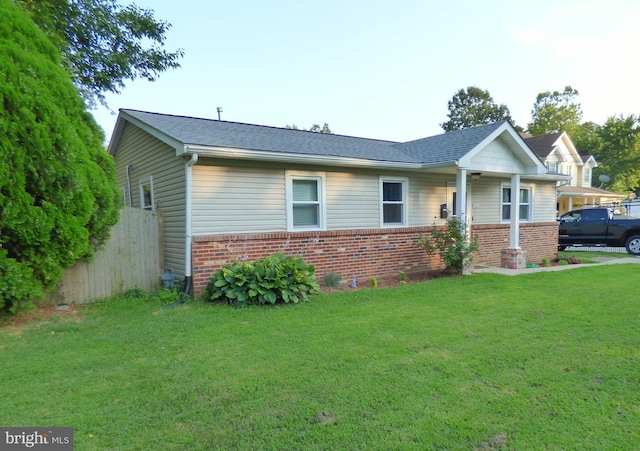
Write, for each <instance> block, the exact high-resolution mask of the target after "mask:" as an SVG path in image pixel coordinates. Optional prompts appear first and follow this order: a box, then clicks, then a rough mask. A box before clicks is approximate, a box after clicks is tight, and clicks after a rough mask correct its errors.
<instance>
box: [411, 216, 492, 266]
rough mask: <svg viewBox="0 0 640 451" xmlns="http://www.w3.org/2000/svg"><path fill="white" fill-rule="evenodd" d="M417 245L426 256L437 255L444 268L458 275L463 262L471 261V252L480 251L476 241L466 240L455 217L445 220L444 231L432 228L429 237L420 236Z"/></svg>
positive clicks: (464, 232) (465, 233)
mask: <svg viewBox="0 0 640 451" xmlns="http://www.w3.org/2000/svg"><path fill="white" fill-rule="evenodd" d="M417 244H418V246H419V247H421V248H422V249H424V250H425V251H426V252H427V254H428V255H433V254H435V253H437V254H438V255H439V256H440V260H441V261H442V263H443V264H444V266H445V268H447V269H448V270H450V271H453V272H456V273H458V274H462V269H463V267H464V264H465V261H467V262H471V261H473V252H475V251H477V250H479V249H480V246H479V245H478V239H477V238H471V239H468V237H467V231H466V229H465V227H464V224H463V223H462V222H461V221H460V220H458V218H456V217H455V216H454V217H451V218H449V219H447V224H446V226H445V227H444V229H440V228H437V227H435V226H434V227H433V230H431V232H430V234H429V236H424V235H421V236H420V239H419V240H418V243H417Z"/></svg>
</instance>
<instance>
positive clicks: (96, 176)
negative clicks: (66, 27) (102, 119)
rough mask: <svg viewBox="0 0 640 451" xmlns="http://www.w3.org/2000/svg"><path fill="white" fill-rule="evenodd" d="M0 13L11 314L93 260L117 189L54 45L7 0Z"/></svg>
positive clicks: (5, 301) (5, 252) (2, 175)
mask: <svg viewBox="0 0 640 451" xmlns="http://www.w3.org/2000/svg"><path fill="white" fill-rule="evenodd" d="M0 9H1V10H2V15H0V79H1V80H2V83H0V136H2V139H0V310H2V309H4V310H6V311H11V312H15V311H16V310H18V309H20V308H21V307H22V306H25V305H28V304H29V303H30V302H31V301H32V300H35V299H37V298H38V297H40V296H42V294H43V292H44V291H46V290H48V289H50V288H52V287H54V286H55V285H56V284H57V282H58V280H59V278H60V277H61V275H62V273H63V271H64V269H65V268H68V267H69V266H71V265H72V264H73V263H74V262H76V261H77V260H79V259H87V258H90V257H91V256H92V255H93V253H94V245H97V244H99V243H101V242H103V241H104V240H105V239H106V238H107V237H108V235H109V230H110V228H111V226H113V225H114V224H115V223H116V222H117V220H118V217H119V203H120V199H121V193H120V191H119V189H118V187H117V185H116V183H115V169H114V164H113V159H112V158H111V157H110V156H109V155H108V154H107V153H106V152H105V150H104V148H103V146H102V141H103V133H102V131H101V129H100V127H99V126H98V125H97V124H96V122H95V121H94V120H93V118H92V116H91V115H90V114H89V113H87V111H86V109H85V108H86V106H85V103H84V102H83V100H82V99H81V98H80V96H79V95H78V92H77V90H76V88H75V87H74V85H73V84H72V82H71V80H70V78H69V75H68V74H67V72H66V71H65V70H64V69H63V68H62V67H61V61H60V55H59V53H58V51H57V49H56V48H55V47H54V46H53V45H52V44H51V42H50V41H49V40H48V39H47V37H46V36H45V35H44V33H42V32H41V31H40V30H38V29H37V28H36V26H35V25H34V24H33V22H32V21H31V19H30V18H29V17H28V15H27V14H26V13H25V12H24V11H22V10H20V9H19V8H18V7H17V6H16V5H15V4H14V3H13V2H12V1H11V0H0Z"/></svg>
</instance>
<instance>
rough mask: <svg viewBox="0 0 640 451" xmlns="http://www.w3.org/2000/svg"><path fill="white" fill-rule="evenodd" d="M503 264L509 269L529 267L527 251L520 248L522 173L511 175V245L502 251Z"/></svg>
mask: <svg viewBox="0 0 640 451" xmlns="http://www.w3.org/2000/svg"><path fill="white" fill-rule="evenodd" d="M501 266H502V267H503V268H509V269H524V268H526V267H527V252H526V251H525V250H524V249H521V248H520V174H513V175H512V176H511V222H510V225H509V247H508V248H507V249H505V250H503V251H502V258H501Z"/></svg>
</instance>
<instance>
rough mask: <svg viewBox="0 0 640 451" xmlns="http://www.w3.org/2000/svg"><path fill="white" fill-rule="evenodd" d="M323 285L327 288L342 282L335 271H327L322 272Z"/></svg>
mask: <svg viewBox="0 0 640 451" xmlns="http://www.w3.org/2000/svg"><path fill="white" fill-rule="evenodd" d="M323 279H324V286H325V287H329V288H335V287H337V286H338V285H340V282H342V276H341V275H340V274H338V273H337V272H335V271H329V272H327V273H325V274H324V277H323Z"/></svg>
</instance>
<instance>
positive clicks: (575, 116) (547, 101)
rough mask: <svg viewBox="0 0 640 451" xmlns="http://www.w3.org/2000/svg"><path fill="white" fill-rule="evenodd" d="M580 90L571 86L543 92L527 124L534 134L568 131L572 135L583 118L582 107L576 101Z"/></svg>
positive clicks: (537, 98) (539, 95)
mask: <svg viewBox="0 0 640 451" xmlns="http://www.w3.org/2000/svg"><path fill="white" fill-rule="evenodd" d="M578 94H579V92H578V91H577V90H576V89H573V88H572V87H571V86H566V87H565V88H564V91H562V92H558V91H553V92H550V91H546V92H541V93H540V94H538V96H537V97H536V101H535V103H534V105H533V110H532V111H531V122H530V123H529V124H527V129H528V131H529V133H531V134H532V135H534V136H541V135H548V134H551V133H557V132H567V133H568V134H569V135H570V136H571V135H572V134H573V132H574V131H575V129H576V127H578V125H579V124H580V121H581V120H582V107H581V106H580V104H579V103H577V102H576V97H578Z"/></svg>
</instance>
